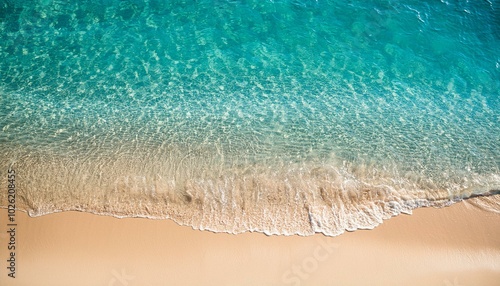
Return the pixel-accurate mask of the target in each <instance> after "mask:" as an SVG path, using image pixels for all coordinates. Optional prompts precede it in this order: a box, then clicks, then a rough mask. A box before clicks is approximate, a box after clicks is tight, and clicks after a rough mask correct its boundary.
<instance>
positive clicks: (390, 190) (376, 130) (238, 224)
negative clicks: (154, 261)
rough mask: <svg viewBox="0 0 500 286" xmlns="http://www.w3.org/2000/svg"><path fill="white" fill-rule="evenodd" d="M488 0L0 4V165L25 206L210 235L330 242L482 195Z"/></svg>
mask: <svg viewBox="0 0 500 286" xmlns="http://www.w3.org/2000/svg"><path fill="white" fill-rule="evenodd" d="M358 2H360V3H358ZM476 2H477V3H476ZM498 5H500V4H499V3H497V2H496V1H492V2H488V1H474V3H471V2H467V1H453V2H446V1H442V2H438V1H435V3H421V1H402V2H401V1H398V2H396V1H394V2H392V1H371V3H364V2H361V1H356V2H352V1H199V2H198V3H196V4H194V3H191V2H190V1H185V2H183V1H163V0H162V1H111V0H109V1H105V0H103V1H71V2H70V1H50V0H45V1H4V2H2V3H1V4H0V21H1V22H0V23H1V24H0V42H1V43H2V44H1V45H0V59H1V61H0V94H1V102H0V115H1V118H0V128H2V132H1V133H0V142H1V145H0V157H1V162H2V165H3V166H4V167H3V169H5V170H6V169H7V168H8V166H13V167H14V168H15V169H16V172H17V173H18V177H19V180H18V184H19V187H18V188H19V195H20V198H21V200H20V206H21V207H22V208H24V209H26V210H28V211H29V212H30V213H31V214H32V215H40V214H45V213H50V212H54V211H60V210H82V211H88V212H95V213H103V214H110V215H116V216H145V217H153V218H165V217H168V218H172V219H174V220H176V221H177V222H179V223H181V224H186V225H191V226H193V227H195V228H200V229H210V230H215V231H227V232H242V231H248V230H253V231H262V232H266V233H275V234H292V233H299V234H311V233H314V232H323V233H325V234H329V235H335V234H339V233H341V232H342V231H344V230H345V229H348V230H353V229H356V228H371V227H374V226H375V225H377V224H379V223H380V222H381V220H382V219H385V218H389V217H391V216H393V215H396V214H398V213H401V212H411V210H412V209H413V208H416V207H419V206H430V205H432V206H443V205H447V204H450V203H452V202H454V201H457V200H460V199H462V198H466V197H468V196H471V195H480V194H490V193H495V192H498V190H500V94H499V93H500V56H499V55H500V48H499V47H500V30H499V27H500V24H499V23H500V20H499V7H498ZM5 179H6V178H2V180H4V181H5ZM4 181H2V182H4ZM4 183H5V184H6V182H4ZM4 195H5V194H2V196H1V197H0V198H2V202H5V199H6V198H5V196H4ZM3 204H4V203H2V205H3Z"/></svg>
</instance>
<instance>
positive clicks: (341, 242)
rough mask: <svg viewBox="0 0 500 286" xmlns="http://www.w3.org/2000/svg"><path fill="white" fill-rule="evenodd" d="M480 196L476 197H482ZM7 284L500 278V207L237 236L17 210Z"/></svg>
mask: <svg viewBox="0 0 500 286" xmlns="http://www.w3.org/2000/svg"><path fill="white" fill-rule="evenodd" d="M474 200H475V199H474ZM0 216H1V217H2V220H1V221H2V225H1V227H2V232H1V233H2V234H1V238H2V243H1V244H2V245H1V247H0V256H1V261H2V263H1V265H2V267H1V269H2V271H1V272H0V273H1V277H0V285H114V286H134V285H142V286H148V285H446V286H448V285H450V286H451V285H453V286H457V285H498V284H497V283H498V281H500V215H498V214H495V213H491V212H486V211H484V210H481V209H479V208H477V207H475V206H473V205H472V204H471V203H470V202H461V203H457V204H455V205H452V206H451V207H447V208H443V209H434V208H423V209H417V210H415V211H414V213H413V215H400V216H398V217H395V218H392V219H390V220H387V221H385V222H384V223H383V224H382V225H381V226H379V227H377V228H375V229H374V230H359V231H355V232H351V233H345V234H343V235H340V236H337V237H325V236H323V235H315V236H310V237H300V236H291V237H284V236H266V235H264V234H260V233H245V234H240V235H231V234H225V233H211V232H207V231H198V230H193V229H191V228H190V227H186V226H179V225H177V224H176V223H174V222H172V221H170V220H150V219H141V218H127V219H117V218H113V217H105V216H97V215H92V214H87V213H78V212H66V213H57V214H50V215H45V216H42V217H36V218H31V217H29V216H28V215H26V213H24V212H19V211H18V212H16V223H17V226H16V269H15V270H16V273H15V276H16V278H10V277H8V276H7V274H8V272H9V270H8V269H7V270H6V267H7V265H6V264H7V262H6V259H7V258H8V257H9V256H8V255H9V253H8V249H7V246H8V245H7V241H8V238H9V234H8V233H7V230H8V229H6V228H7V223H6V218H7V211H6V210H5V209H2V210H1V212H0Z"/></svg>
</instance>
